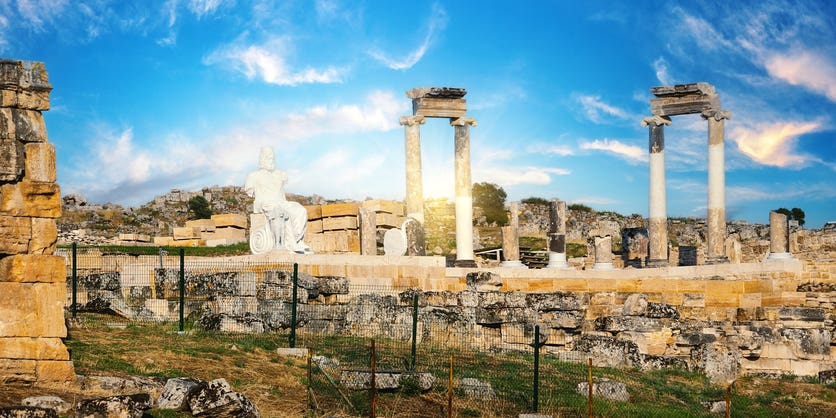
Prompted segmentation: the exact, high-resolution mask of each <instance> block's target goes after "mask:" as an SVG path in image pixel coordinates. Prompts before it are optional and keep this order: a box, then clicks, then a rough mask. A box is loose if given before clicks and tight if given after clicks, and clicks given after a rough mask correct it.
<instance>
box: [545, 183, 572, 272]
mask: <svg viewBox="0 0 836 418" xmlns="http://www.w3.org/2000/svg"><path fill="white" fill-rule="evenodd" d="M546 268H559V269H565V268H569V263H567V262H566V202H564V201H562V200H557V199H552V200H551V201H550V202H549V264H547V265H546Z"/></svg>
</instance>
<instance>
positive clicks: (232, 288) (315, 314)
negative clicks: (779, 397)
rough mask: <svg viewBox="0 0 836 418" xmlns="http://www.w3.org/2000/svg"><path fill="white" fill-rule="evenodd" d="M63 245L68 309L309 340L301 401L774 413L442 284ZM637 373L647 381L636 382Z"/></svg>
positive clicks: (314, 405)
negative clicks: (478, 304) (601, 359)
mask: <svg viewBox="0 0 836 418" xmlns="http://www.w3.org/2000/svg"><path fill="white" fill-rule="evenodd" d="M66 255H67V260H68V261H67V264H68V276H69V277H68V281H67V285H68V298H67V312H68V315H69V316H71V317H78V316H84V315H85V314H87V313H88V312H97V313H108V314H113V316H112V317H110V318H112V321H113V322H114V324H116V325H118V324H122V325H125V324H131V325H138V326H142V325H143V324H155V326H159V324H162V326H170V327H171V328H172V329H176V330H178V331H181V332H189V331H191V330H200V332H210V333H212V332H217V333H224V334H225V335H232V336H240V337H241V338H245V337H249V336H252V335H258V336H259V338H264V339H266V340H270V341H272V342H273V343H274V345H275V346H277V347H289V348H300V347H304V348H307V349H309V350H310V351H309V352H310V353H311V354H312V356H313V357H312V360H311V361H310V364H311V365H310V366H309V367H310V369H309V375H310V378H309V379H308V385H309V390H310V391H311V392H310V393H311V399H312V401H311V405H310V408H311V410H312V411H315V410H320V411H322V410H323V408H324V410H325V411H326V412H333V411H329V410H328V409H329V408H338V409H339V410H341V411H343V413H346V414H349V415H364V416H375V415H376V414H380V415H381V416H461V417H471V416H479V417H502V416H517V415H518V414H520V413H535V412H539V413H544V414H549V415H552V416H560V417H574V416H578V417H581V416H680V417H681V416H717V414H718V413H719V414H721V415H722V414H723V413H725V414H726V416H772V415H771V412H770V411H769V410H766V411H761V412H758V413H757V414H753V413H752V412H753V411H760V410H758V409H756V407H755V406H753V405H750V403H751V401H750V399H749V398H747V397H744V396H742V395H740V394H733V393H732V392H731V390H730V389H729V388H722V387H716V386H712V385H709V384H708V383H705V384H704V385H703V386H702V387H700V388H699V391H698V392H699V393H693V391H694V389H693V388H694V385H693V384H687V385H686V384H681V383H682V382H684V381H688V380H689V379H698V377H697V375H696V374H695V373H693V372H688V371H680V372H679V373H680V374H676V373H675V375H674V378H671V377H670V375H665V374H664V372H661V371H659V372H658V373H656V372H641V371H637V370H614V369H608V368H599V367H592V359H591V358H590V357H589V355H588V354H584V353H580V352H576V351H575V352H561V351H557V350H551V349H548V348H547V347H545V346H544V345H543V343H544V341H545V338H544V333H543V331H541V329H540V326H539V325H538V324H536V323H526V322H524V321H522V322H520V323H514V324H503V325H502V326H498V327H494V328H492V327H484V326H480V327H473V326H468V325H466V323H465V322H461V321H455V320H446V318H448V317H450V318H452V317H455V316H456V315H459V314H460V312H459V311H457V310H456V309H454V308H452V306H454V305H456V306H459V305H462V304H464V305H467V304H468V301H462V300H456V301H450V302H449V303H445V302H444V301H443V300H441V301H439V300H433V299H434V298H435V299H438V298H444V297H450V296H449V295H447V296H445V295H440V294H436V293H431V292H423V291H421V290H420V289H414V288H397V287H392V286H361V285H354V284H352V283H351V282H350V281H349V280H348V279H346V278H341V277H328V276H324V277H314V276H310V275H306V274H301V273H300V272H299V270H298V266H296V265H293V264H288V263H273V262H259V263H244V262H239V261H233V260H232V259H223V258H212V259H199V258H187V257H185V251H184V250H180V251H179V254H176V255H170V254H165V253H163V252H162V251H160V252H159V253H158V254H156V255H143V256H134V255H116V254H112V255H110V256H105V257H103V256H102V251H101V250H99V249H78V248H77V247H75V246H73V248H72V249H70V250H67V252H66ZM453 302H455V303H453ZM445 306H448V307H445ZM372 382H374V383H372ZM648 385H649V387H652V388H656V389H653V390H647V389H644V390H641V391H637V390H635V388H636V387H643V388H646V387H648ZM688 391H690V392H688ZM683 392H688V393H683ZM392 393H397V394H398V396H402V395H403V394H404V393H407V394H408V395H414V396H419V397H420V399H422V400H423V404H424V405H425V408H423V409H419V410H409V411H406V412H404V411H400V412H399V410H398V408H402V407H403V405H404V404H403V403H400V404H399V403H398V402H394V401H393V400H392V396H393V395H392ZM316 399H319V401H316ZM326 399H328V400H330V401H329V402H324V400H326ZM327 405H331V406H327ZM729 405H731V409H730V410H729V409H726V408H727V407H728V406H729ZM758 407H759V406H758ZM712 409H713V410H714V412H712ZM719 411H722V412H719ZM725 411H730V412H725ZM744 411H748V412H744ZM777 411H783V412H777V415H776V416H783V415H786V410H784V409H777ZM797 412H798V413H797V414H795V413H793V414H791V415H795V416H804V415H805V414H809V416H814V415H816V416H820V414H819V413H818V411H816V410H807V411H797ZM266 416H270V414H266Z"/></svg>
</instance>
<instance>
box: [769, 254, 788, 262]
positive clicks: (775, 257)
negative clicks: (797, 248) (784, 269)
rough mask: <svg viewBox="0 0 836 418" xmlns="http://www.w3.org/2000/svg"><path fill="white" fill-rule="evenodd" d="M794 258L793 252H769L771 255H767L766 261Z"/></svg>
mask: <svg viewBox="0 0 836 418" xmlns="http://www.w3.org/2000/svg"><path fill="white" fill-rule="evenodd" d="M794 259H795V257H793V256H792V254H791V253H769V256H767V257H766V261H786V260H794Z"/></svg>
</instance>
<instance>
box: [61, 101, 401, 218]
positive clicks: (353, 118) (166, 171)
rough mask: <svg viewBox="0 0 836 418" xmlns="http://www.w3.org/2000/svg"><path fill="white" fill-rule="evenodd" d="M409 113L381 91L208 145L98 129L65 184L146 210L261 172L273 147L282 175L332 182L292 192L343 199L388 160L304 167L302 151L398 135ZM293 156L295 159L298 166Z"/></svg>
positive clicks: (352, 156)
mask: <svg viewBox="0 0 836 418" xmlns="http://www.w3.org/2000/svg"><path fill="white" fill-rule="evenodd" d="M407 108H408V103H406V102H404V101H403V100H399V99H396V98H395V95H394V94H393V93H391V92H379V91H377V92H371V93H370V94H368V95H367V97H366V99H365V100H364V101H363V102H362V103H357V104H343V105H333V106H315V107H311V108H308V109H305V110H301V111H299V112H297V113H293V114H288V115H286V116H284V117H279V118H276V117H275V115H273V114H270V115H266V116H265V117H264V118H263V119H262V120H261V121H259V122H256V123H250V124H247V125H244V126H231V127H228V128H226V129H222V130H219V132H218V133H217V134H216V135H215V136H214V137H210V138H205V139H197V138H190V137H186V136H183V135H175V134H172V135H169V136H168V137H165V138H164V139H163V140H162V141H159V140H158V141H142V140H136V139H135V137H134V136H135V135H134V130H133V129H131V128H123V129H112V128H93V133H92V136H93V137H94V138H95V139H94V140H92V141H91V143H90V144H89V146H88V147H85V148H86V149H89V150H90V154H89V155H87V156H85V157H84V160H83V161H77V162H76V163H75V164H74V165H73V166H72V167H70V168H69V169H68V172H69V173H72V174H70V178H68V179H67V180H66V181H63V182H62V184H63V185H65V186H66V188H67V190H68V191H73V192H81V193H84V194H85V195H87V196H88V197H89V198H90V199H91V200H92V201H102V202H104V201H111V202H115V203H123V204H137V203H143V202H145V201H147V200H148V198H149V196H148V193H149V192H151V191H157V190H158V189H159V185H160V184H166V186H167V187H188V186H189V184H192V183H194V185H195V186H205V185H207V184H213V183H218V184H229V182H228V179H229V178H233V179H237V178H243V177H244V176H245V174H246V172H247V171H248V170H250V169H252V168H253V167H254V166H255V162H256V161H255V159H256V156H257V155H258V149H259V148H260V147H262V146H267V145H269V146H273V147H274V149H275V151H276V159H277V163H278V164H279V166H281V167H287V166H288V165H289V164H291V163H292V164H293V165H294V166H295V167H299V168H305V169H307V170H317V171H319V172H325V173H331V174H332V175H316V176H305V175H300V176H299V177H301V178H299V179H296V180H294V181H292V182H291V183H292V184H296V185H298V184H303V185H304V186H305V188H306V190H327V191H329V192H334V193H339V192H340V189H339V188H338V187H337V186H340V185H344V184H348V183H350V182H352V181H357V180H362V179H364V178H368V177H369V176H372V175H379V174H378V173H377V170H379V169H380V167H381V166H382V165H383V164H384V162H385V161H386V156H385V155H382V154H379V153H365V154H364V153H362V152H360V151H358V150H356V149H353V148H351V147H349V146H345V147H340V148H334V149H332V150H330V151H329V152H327V153H325V154H323V155H321V156H319V157H317V158H316V159H315V160H312V161H311V162H310V163H306V162H305V161H303V160H300V157H299V151H298V146H297V145H298V143H299V142H300V141H305V140H312V138H316V137H321V136H323V135H327V134H330V133H339V134H340V135H341V136H348V135H351V134H354V133H362V132H372V131H376V132H386V131H390V130H394V129H398V128H400V125H399V124H398V118H399V117H400V116H401V115H403V114H404V113H405V112H406V111H407V110H408V109H407ZM291 153H293V154H291ZM291 155H295V157H293V160H292V161H291V157H290V156H291ZM305 155H308V154H305ZM86 167H95V169H86ZM309 177H310V178H309ZM172 179H175V180H172ZM317 179H318V180H317Z"/></svg>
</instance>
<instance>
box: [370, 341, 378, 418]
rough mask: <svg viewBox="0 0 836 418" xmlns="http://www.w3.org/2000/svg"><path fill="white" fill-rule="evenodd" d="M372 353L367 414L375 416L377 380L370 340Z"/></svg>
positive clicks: (372, 417)
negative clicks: (369, 407) (369, 406)
mask: <svg viewBox="0 0 836 418" xmlns="http://www.w3.org/2000/svg"><path fill="white" fill-rule="evenodd" d="M371 351H372V353H371V363H372V364H371V366H372V376H371V387H369V404H370V405H371V411H370V412H369V416H370V417H371V418H374V417H375V413H376V411H375V400H376V399H375V391H376V390H377V382H376V381H375V380H376V379H375V375H374V372H375V370H374V369H375V360H376V359H375V352H374V340H372V350H371Z"/></svg>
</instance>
